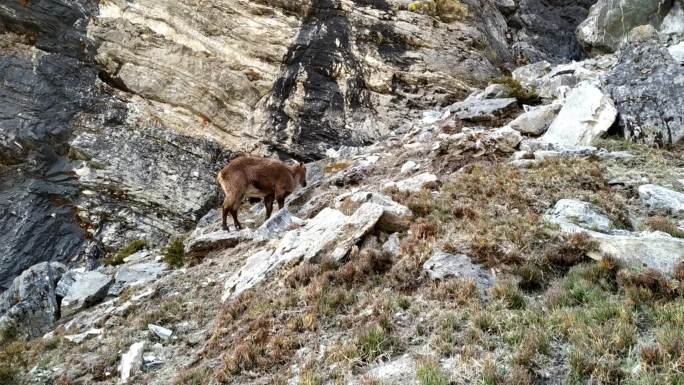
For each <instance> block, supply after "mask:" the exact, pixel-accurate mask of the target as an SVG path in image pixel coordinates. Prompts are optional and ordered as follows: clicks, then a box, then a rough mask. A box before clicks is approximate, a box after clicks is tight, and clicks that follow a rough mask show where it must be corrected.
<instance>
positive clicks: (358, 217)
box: [222, 202, 384, 301]
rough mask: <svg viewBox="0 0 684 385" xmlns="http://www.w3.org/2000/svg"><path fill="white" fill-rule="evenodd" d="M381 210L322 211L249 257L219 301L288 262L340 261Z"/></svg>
mask: <svg viewBox="0 0 684 385" xmlns="http://www.w3.org/2000/svg"><path fill="white" fill-rule="evenodd" d="M383 212H384V210H383V208H382V206H380V205H377V204H374V203H370V202H367V203H364V204H363V205H362V206H361V207H359V208H358V209H357V210H356V212H355V213H354V214H353V215H351V216H347V215H344V214H342V213H341V212H339V211H337V210H335V209H331V208H325V209H323V210H322V211H321V212H320V213H319V214H318V215H316V216H315V217H314V218H312V219H310V220H309V221H307V223H306V225H305V226H303V227H301V228H297V229H294V230H290V231H288V232H286V233H285V234H283V236H282V237H281V239H280V241H279V242H277V244H275V245H273V246H269V247H266V248H264V249H261V250H259V251H256V252H255V253H253V254H252V255H250V256H249V257H248V258H247V260H246V261H245V264H244V266H243V267H242V268H240V269H239V270H238V271H237V272H235V273H234V274H233V275H231V276H230V277H229V278H228V279H227V280H226V283H225V290H224V293H223V297H222V300H223V301H225V300H227V299H229V298H235V297H237V296H239V295H240V294H241V293H242V292H244V291H245V290H248V289H249V288H251V287H253V286H254V285H256V284H257V283H259V282H261V281H262V280H264V279H265V278H266V276H267V275H268V274H269V273H270V272H272V271H274V270H275V269H277V268H279V267H280V266H282V265H283V264H286V263H288V262H290V261H302V260H304V261H306V260H311V259H314V258H319V257H320V256H321V255H322V254H323V253H324V252H328V253H329V254H328V255H330V256H331V258H334V259H338V260H339V259H342V258H344V257H345V256H346V254H347V253H348V251H349V249H350V248H351V247H352V246H353V245H354V244H356V243H357V242H358V241H359V240H360V239H361V238H362V237H363V236H364V235H365V234H366V233H367V232H368V231H370V229H372V228H373V226H375V224H376V223H377V221H378V220H379V219H380V217H381V216H382V214H383Z"/></svg>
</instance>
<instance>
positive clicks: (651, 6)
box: [577, 0, 672, 53]
mask: <svg viewBox="0 0 684 385" xmlns="http://www.w3.org/2000/svg"><path fill="white" fill-rule="evenodd" d="M671 4H672V1H671V0H617V1H615V0H599V1H598V2H597V3H596V4H594V5H593V6H592V7H591V11H590V12H589V16H588V17H587V19H586V20H584V21H583V22H582V24H580V26H579V27H578V28H577V37H578V39H579V41H580V42H581V43H582V44H583V45H584V46H585V47H586V48H587V49H589V50H592V51H595V52H603V53H605V52H613V51H615V50H616V49H617V48H618V47H619V46H620V44H621V42H622V41H623V39H624V38H625V36H626V35H627V34H628V33H629V31H631V30H632V29H633V28H635V27H638V26H640V25H644V24H651V25H653V26H658V25H660V23H661V22H662V21H663V19H664V18H665V16H666V15H667V14H668V12H669V10H670V6H671Z"/></svg>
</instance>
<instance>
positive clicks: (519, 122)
mask: <svg viewBox="0 0 684 385" xmlns="http://www.w3.org/2000/svg"><path fill="white" fill-rule="evenodd" d="M560 108H561V105H560V104H559V103H556V104H548V105H544V106H540V107H536V108H533V109H530V110H529V111H527V112H524V113H522V114H521V115H519V116H518V117H517V118H515V120H513V121H512V122H510V123H508V126H509V127H511V128H512V129H514V130H516V131H519V132H521V133H523V134H528V135H542V134H543V133H545V132H546V130H547V129H548V128H549V125H550V124H551V123H552V122H553V120H554V119H555V118H556V115H557V114H558V111H559V110H560Z"/></svg>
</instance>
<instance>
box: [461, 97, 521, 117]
mask: <svg viewBox="0 0 684 385" xmlns="http://www.w3.org/2000/svg"><path fill="white" fill-rule="evenodd" d="M516 106H517V102H516V100H515V98H503V99H483V100H464V101H462V102H456V103H454V104H452V105H451V106H449V111H451V112H452V113H453V114H454V115H455V116H456V117H458V118H459V119H461V120H466V121H470V122H486V121H492V120H494V119H496V118H497V117H499V116H502V115H505V114H506V113H509V112H511V111H512V110H514V109H515V107H516Z"/></svg>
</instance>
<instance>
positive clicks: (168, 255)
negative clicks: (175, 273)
mask: <svg viewBox="0 0 684 385" xmlns="http://www.w3.org/2000/svg"><path fill="white" fill-rule="evenodd" d="M162 257H163V258H162V259H163V260H164V262H166V263H167V264H168V265H169V266H171V267H175V268H178V267H183V265H184V264H185V248H184V246H183V240H181V239H178V238H176V239H174V240H172V241H171V242H169V244H168V245H167V246H166V248H165V249H164V251H162Z"/></svg>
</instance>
